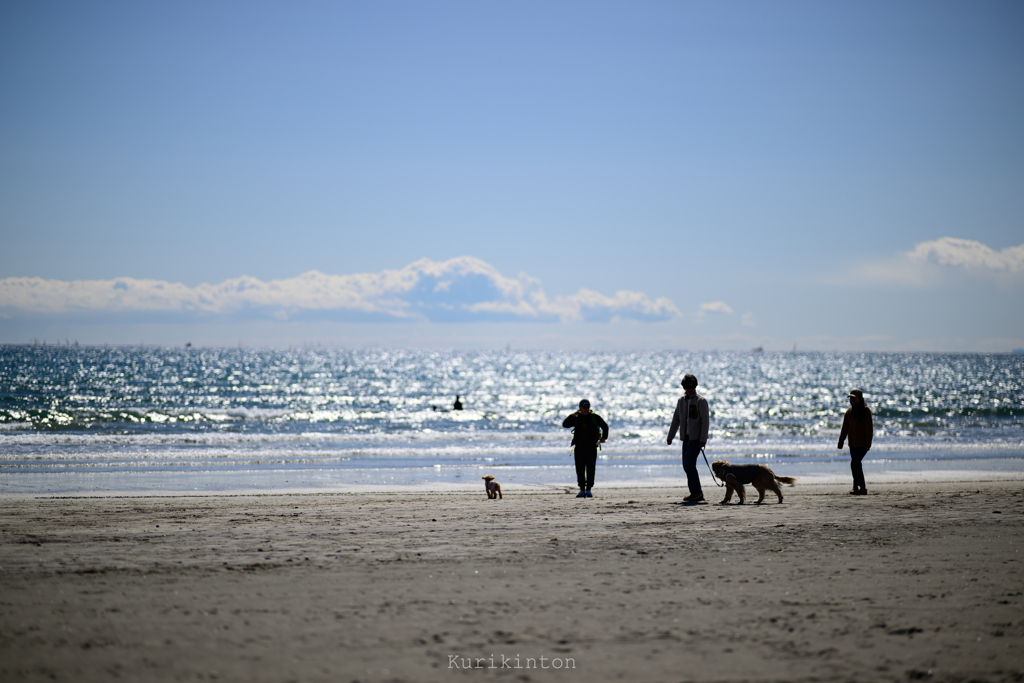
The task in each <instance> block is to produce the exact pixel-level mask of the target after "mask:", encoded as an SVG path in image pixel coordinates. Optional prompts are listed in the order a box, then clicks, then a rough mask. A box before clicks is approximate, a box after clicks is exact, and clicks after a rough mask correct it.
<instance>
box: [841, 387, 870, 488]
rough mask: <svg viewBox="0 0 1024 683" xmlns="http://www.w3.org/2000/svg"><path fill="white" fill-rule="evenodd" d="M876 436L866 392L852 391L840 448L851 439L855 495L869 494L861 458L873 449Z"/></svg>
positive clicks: (844, 420) (844, 419)
mask: <svg viewBox="0 0 1024 683" xmlns="http://www.w3.org/2000/svg"><path fill="white" fill-rule="evenodd" d="M873 436H874V425H873V424H872V423H871V409H870V408H868V404H867V403H865V402H864V393H863V392H862V391H861V390H860V389H854V390H853V391H851V392H850V407H849V408H847V409H846V415H845V416H843V428H842V429H841V430H840V432H839V450H843V442H844V441H846V439H847V438H849V439H850V469H851V470H852V471H853V490H852V491H850V493H851V494H852V495H855V496H866V495H868V487H867V484H866V483H865V482H864V468H863V467H862V466H861V460H863V459H864V456H865V455H867V454H868V451H869V450H871V439H872V437H873Z"/></svg>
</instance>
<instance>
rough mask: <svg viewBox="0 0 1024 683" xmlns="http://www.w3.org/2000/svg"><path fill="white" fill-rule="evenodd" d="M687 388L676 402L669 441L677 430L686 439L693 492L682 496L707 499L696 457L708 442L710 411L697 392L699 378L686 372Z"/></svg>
mask: <svg viewBox="0 0 1024 683" xmlns="http://www.w3.org/2000/svg"><path fill="white" fill-rule="evenodd" d="M681 384H682V385H683V390H684V391H685V392H686V394H685V395H684V396H682V397H681V398H680V399H679V402H678V403H677V404H676V412H674V413H673V414H672V426H671V427H669V430H668V445H669V446H671V445H672V439H674V438H675V436H676V432H677V431H678V432H679V436H680V437H682V439H683V471H684V472H686V485H687V487H688V488H689V489H690V495H688V496H687V497H686V498H683V501H685V502H687V503H700V502H703V501H704V491H703V490H702V489H701V487H700V476H699V474H698V473H697V458H698V457H699V456H700V451H701V449H702V448H704V446H706V445H707V443H708V425H709V423H710V422H711V411H710V409H709V408H708V401H707V399H706V398H704V397H703V396H701V395H700V394H698V393H697V378H696V377H694V376H693V375H689V374H688V375H686V376H684V377H683V381H682V382H681Z"/></svg>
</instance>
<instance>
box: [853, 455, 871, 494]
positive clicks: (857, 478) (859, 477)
mask: <svg viewBox="0 0 1024 683" xmlns="http://www.w3.org/2000/svg"><path fill="white" fill-rule="evenodd" d="M867 454H868V449H866V448H854V447H853V446H850V470H851V471H852V472H853V488H855V489H866V488H867V484H865V483H864V467H863V466H862V465H861V464H860V461H861V460H863V459H864V456H865V455H867Z"/></svg>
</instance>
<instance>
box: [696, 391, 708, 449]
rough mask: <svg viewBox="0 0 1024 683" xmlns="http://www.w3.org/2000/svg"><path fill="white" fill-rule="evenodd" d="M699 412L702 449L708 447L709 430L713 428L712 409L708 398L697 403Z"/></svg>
mask: <svg viewBox="0 0 1024 683" xmlns="http://www.w3.org/2000/svg"><path fill="white" fill-rule="evenodd" d="M697 412H698V414H700V447H701V448H704V447H705V446H707V445H708V429H709V428H710V427H711V409H710V408H709V407H708V401H707V399H706V398H702V399H701V400H699V401H697Z"/></svg>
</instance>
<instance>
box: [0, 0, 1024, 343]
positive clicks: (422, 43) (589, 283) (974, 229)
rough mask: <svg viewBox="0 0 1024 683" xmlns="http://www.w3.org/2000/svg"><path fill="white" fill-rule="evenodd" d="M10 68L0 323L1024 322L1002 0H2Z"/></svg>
mask: <svg viewBox="0 0 1024 683" xmlns="http://www.w3.org/2000/svg"><path fill="white" fill-rule="evenodd" d="M0 93H2V96H0V239H2V242H0V244H2V245H3V248H2V249H0V343H32V342H34V341H39V342H43V341H45V342H46V343H48V344H53V343H68V342H74V341H78V342H80V343H82V344H140V343H141V344H169V345H179V344H184V343H187V342H191V343H192V344H194V345H232V346H234V345H236V344H241V345H247V346H261V345H272V346H280V345H296V344H324V345H340V346H351V347H362V346H389V347H406V346H409V347H443V348H506V347H513V348H519V349H528V348H574V349H575V348H578V349H738V350H748V349H751V348H755V347H763V348H765V349H766V350H790V349H792V348H794V347H795V348H797V349H799V350H823V351H827V350H850V351H856V350H868V351H872V350H877V351H950V352H956V351H983V352H1006V351H1011V350H1014V349H1020V348H1024V126H1022V125H1021V122H1022V121H1024V4H1021V3H1019V2H988V1H979V2H969V3H968V2H923V1H905V2H891V1H885V2H870V1H867V2H865V1H861V0H858V1H855V2H853V1H851V2H843V1H833V2H820V1H818V0H814V1H811V2H786V1H779V2H761V1H756V2H731V1H728V0H726V1H721V2H711V1H708V2H685V1H676V2H633V1H630V2H595V1H587V2H558V1H545V2H529V1H526V2H523V1H517V2H487V3H481V2H447V1H438V2H412V1H409V2H391V1H388V0H383V1H380V2H372V3H371V2H322V3H320V2H303V1H301V0H299V1H296V2H288V3H283V2H257V1H246V2H231V1H229V0H221V1H218V2H213V3H211V2H199V1H190V0H176V1H175V2H148V3H137V2H102V1H96V2H89V3H69V2H47V1H42V2H5V3H0Z"/></svg>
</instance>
